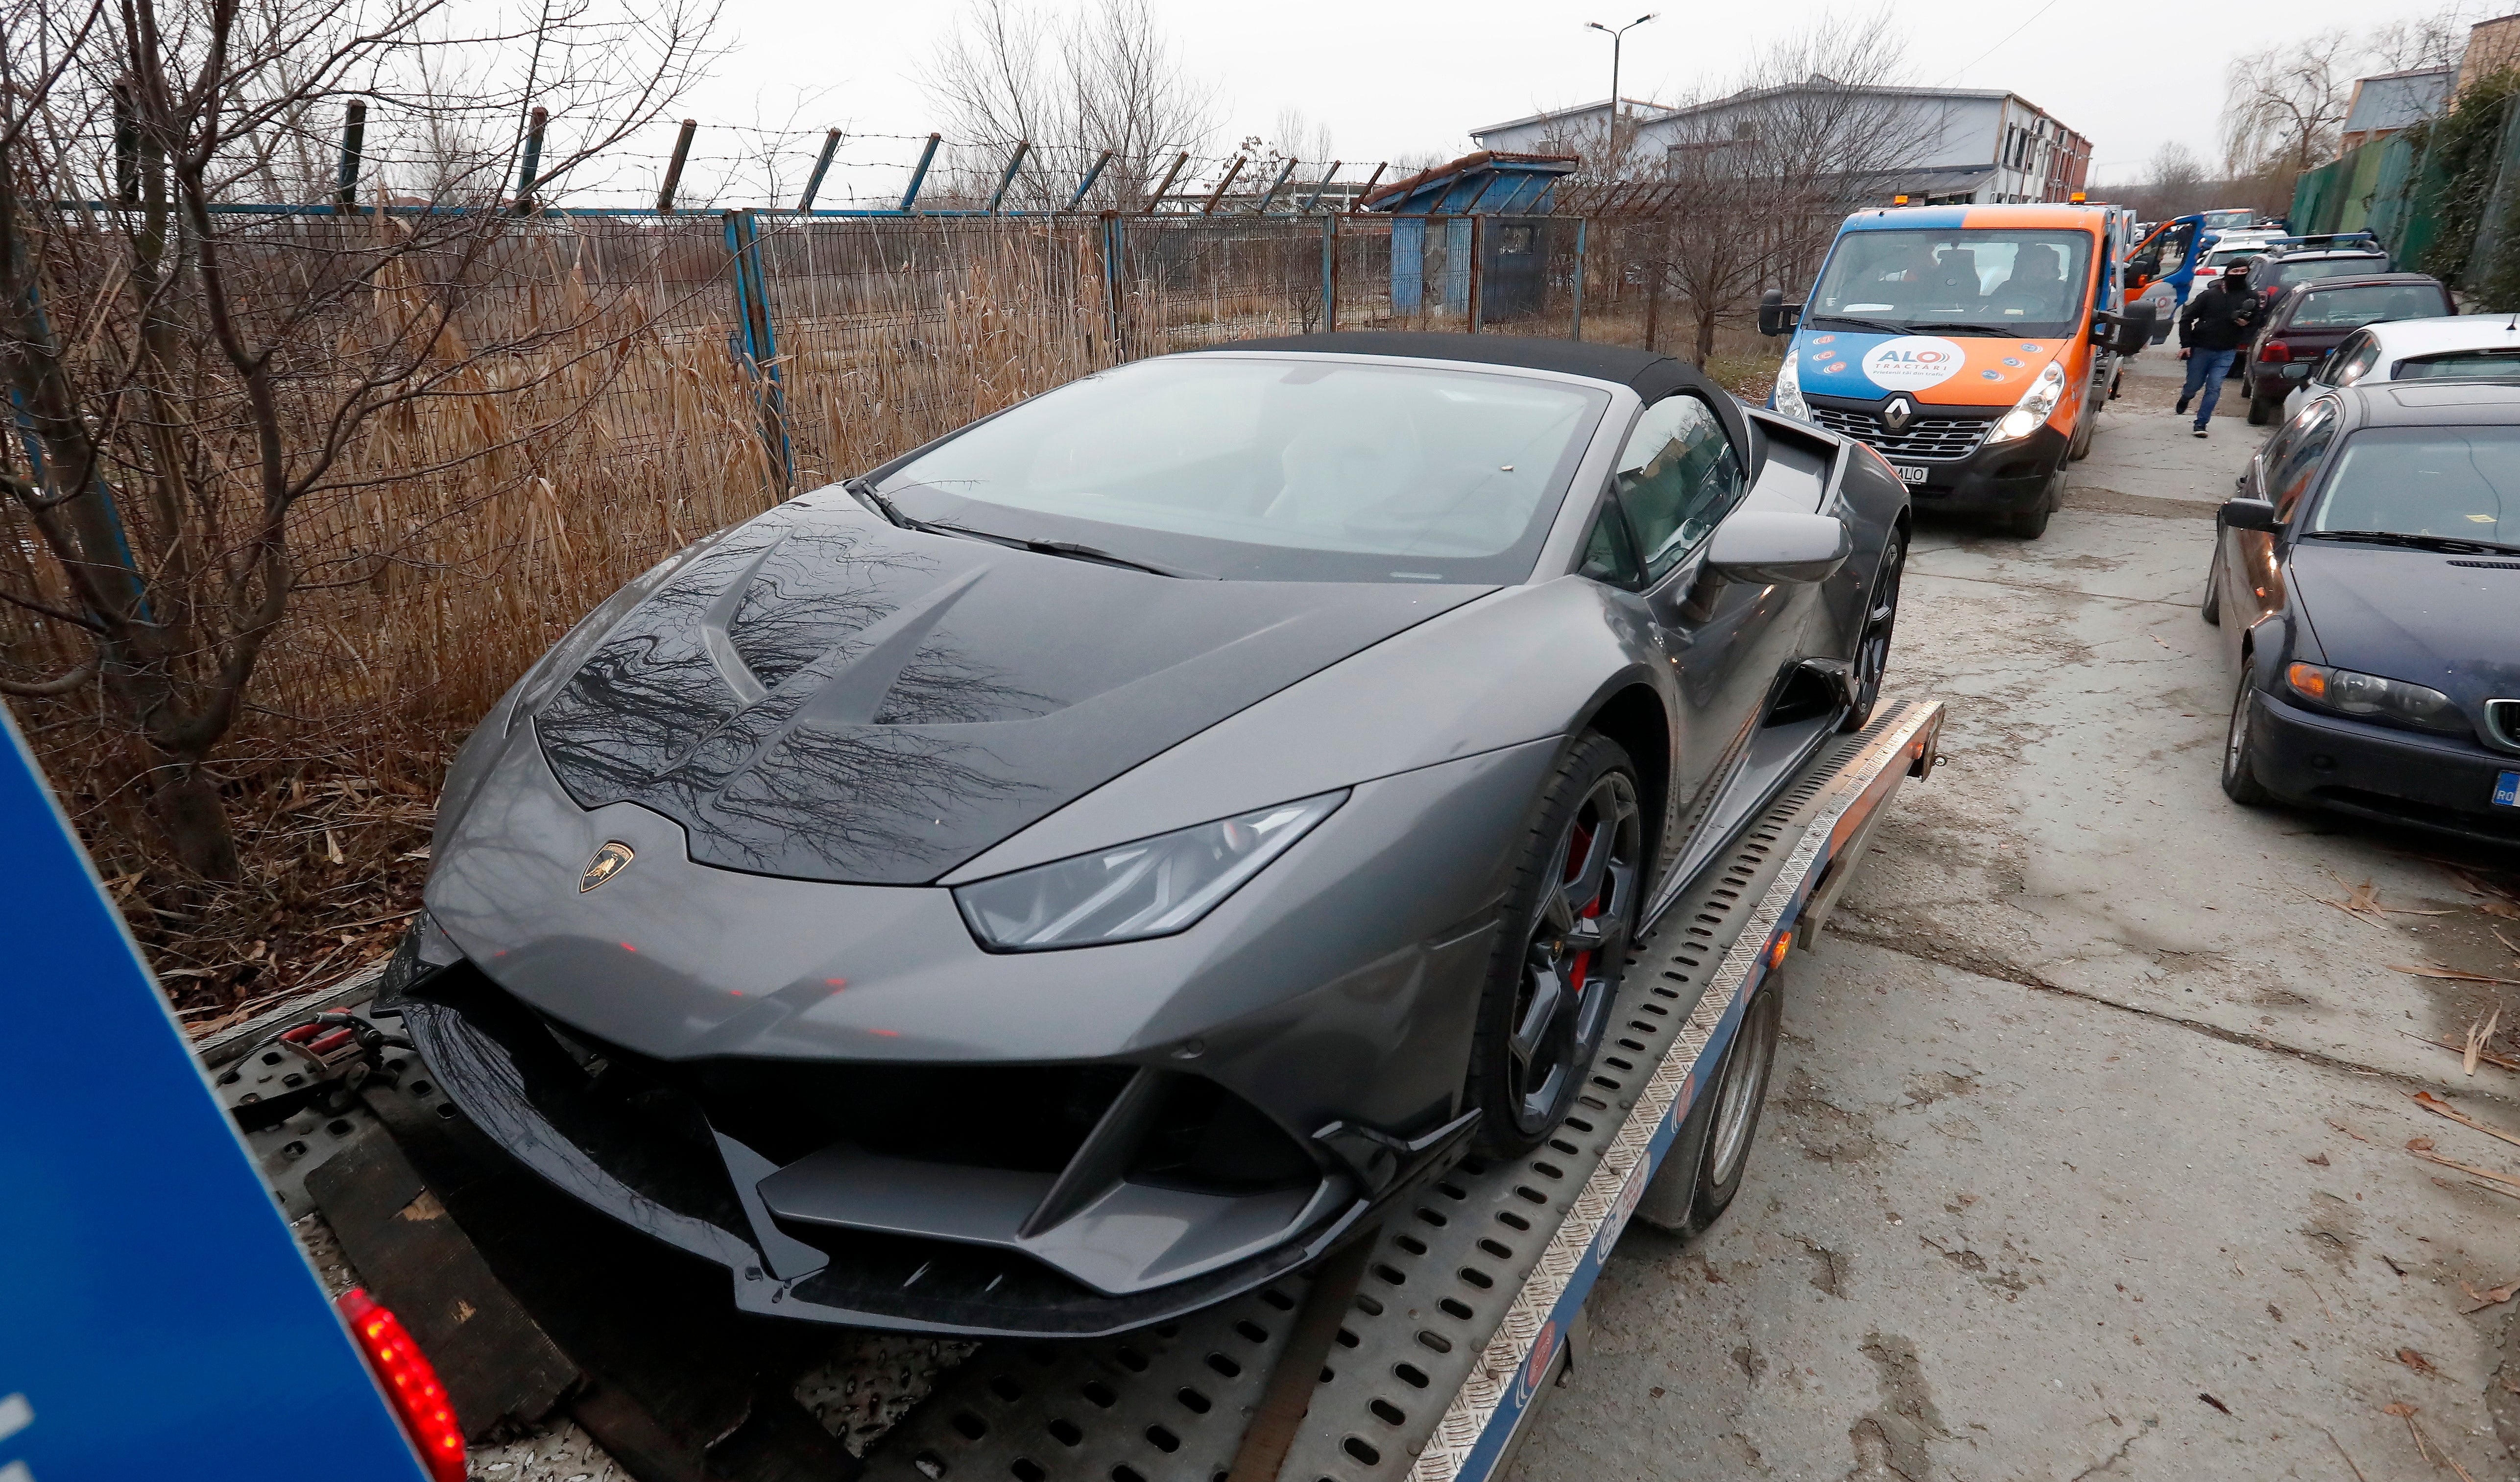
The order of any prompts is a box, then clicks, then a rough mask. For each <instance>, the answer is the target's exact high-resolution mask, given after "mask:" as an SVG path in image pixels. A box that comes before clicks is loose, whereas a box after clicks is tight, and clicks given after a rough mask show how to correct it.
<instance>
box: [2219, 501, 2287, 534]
mask: <svg viewBox="0 0 2520 1482" xmlns="http://www.w3.org/2000/svg"><path fill="white" fill-rule="evenodd" d="M2222 518H2223V523H2224V524H2225V525H2226V526H2228V527H2229V528H2231V529H2234V530H2275V529H2279V528H2281V527H2282V526H2281V521H2279V520H2277V519H2276V518H2275V507H2274V506H2273V504H2272V503H2270V502H2269V501H2267V500H2263V499H2227V500H2224V501H2223V511H2222Z"/></svg>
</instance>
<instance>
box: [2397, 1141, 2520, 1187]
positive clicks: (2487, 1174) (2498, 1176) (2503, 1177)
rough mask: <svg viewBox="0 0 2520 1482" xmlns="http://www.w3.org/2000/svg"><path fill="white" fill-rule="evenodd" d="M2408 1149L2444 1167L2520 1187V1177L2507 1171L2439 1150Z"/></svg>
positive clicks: (2429, 1161)
mask: <svg viewBox="0 0 2520 1482" xmlns="http://www.w3.org/2000/svg"><path fill="white" fill-rule="evenodd" d="M2407 1150H2408V1152H2411V1153H2413V1154H2414V1155H2415V1156H2416V1157H2419V1158H2421V1159H2423V1160H2424V1161H2425V1162H2427V1163H2439V1164H2440V1165H2441V1166H2443V1167H2444V1168H2455V1169H2457V1170H2458V1171H2459V1172H2461V1173H2464V1174H2470V1175H2472V1176H2474V1177H2476V1178H2480V1179H2491V1180H2493V1181H2494V1182H2495V1183H2497V1184H2507V1185H2509V1186H2511V1187H2512V1188H2513V1189H2520V1179H2515V1178H2513V1177H2511V1176H2510V1175H2509V1174H2507V1173H2496V1172H2495V1171H2494V1170H2493V1169H2491V1168H2479V1167H2477V1166H2476V1165H2474V1164H2472V1163H2460V1162H2456V1161H2453V1160H2452V1159H2450V1158H2446V1157H2443V1156H2442V1155H2441V1154H2440V1153H2438V1152H2426V1151H2424V1150H2423V1149H2421V1148H2418V1147H2408V1149H2407Z"/></svg>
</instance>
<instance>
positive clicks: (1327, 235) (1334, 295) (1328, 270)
mask: <svg viewBox="0 0 2520 1482" xmlns="http://www.w3.org/2000/svg"><path fill="white" fill-rule="evenodd" d="M1315 194H1316V195H1318V194H1319V192H1316V193H1315ZM1337 328H1338V218H1337V217H1336V216H1325V217H1323V218H1322V333H1324V334H1328V333H1329V332H1330V331H1332V330H1335V329H1337Z"/></svg>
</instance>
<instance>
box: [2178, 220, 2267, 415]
mask: <svg viewBox="0 0 2520 1482" xmlns="http://www.w3.org/2000/svg"><path fill="white" fill-rule="evenodd" d="M2265 312H2266V300H2265V299H2264V298H2263V297H2261V296H2260V295H2259V293H2258V292H2257V291H2256V290H2255V289H2253V288H2251V287H2250V286H2249V264H2248V261H2247V259H2245V258H2243V259H2242V260H2240V261H2238V262H2235V263H2232V264H2231V265H2230V267H2228V268H2227V269H2225V270H2224V273H2223V276H2222V277H2220V278H2217V279H2215V280H2214V282H2213V283H2212V284H2211V285H2210V286H2209V287H2207V289H2206V290H2205V292H2202V293H2199V294H2197V295H2196V296H2195V297H2193V298H2190V299H2188V300H2187V307H2186V308H2185V309H2183V310H2182V311H2181V313H2180V315H2179V343H2180V345H2181V346H2182V347H2183V351H2184V353H2185V354H2186V356H2187V384H2186V386H2185V387H2184V388H2183V389H2182V390H2181V391H2180V393H2179V410H2180V411H2182V412H2184V411H2186V410H2187V404H2188V403H2189V402H2190V401H2194V400H2195V399H2196V393H2197V392H2198V391H2200V390H2201V391H2203V392H2204V393H2205V400H2204V401H2203V402H2202V403H2201V404H2199V405H2198V407H2197V408H2196V435H2197V436H2199V437H2202V436H2204V435H2205V425H2206V424H2207V423H2209V422H2211V421H2213V420H2214V403H2215V402H2217V401H2219V400H2221V399H2222V396H2223V378H2224V376H2226V375H2227V374H2228V373H2229V371H2230V369H2231V358H2232V357H2233V356H2235V355H2237V354H2238V353H2239V352H2240V347H2241V346H2242V345H2244V344H2247V343H2248V342H2249V337H2250V336H2251V335H2254V334H2256V333H2257V330H2258V321H2259V320H2260V319H2261V318H2262V317H2263V316H2264V314H2265Z"/></svg>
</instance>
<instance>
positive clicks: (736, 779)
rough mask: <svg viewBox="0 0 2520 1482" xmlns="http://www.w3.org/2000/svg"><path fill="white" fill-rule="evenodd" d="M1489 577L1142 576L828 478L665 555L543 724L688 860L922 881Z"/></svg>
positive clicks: (558, 770) (598, 784)
mask: <svg viewBox="0 0 2520 1482" xmlns="http://www.w3.org/2000/svg"><path fill="white" fill-rule="evenodd" d="M1491 590H1493V588H1489V587H1469V586H1440V587H1438V586H1418V585H1399V584H1393V585H1373V584H1358V583H1298V582H1221V581H1203V580H1191V579H1181V578H1173V577H1165V576H1156V575H1151V574H1148V573H1145V572H1141V571H1135V570H1130V569H1127V568H1123V567H1117V566H1110V565H1104V564H1101V563H1098V562H1092V561H1075V560H1068V559H1065V558H1061V557H1054V556H1045V555H1039V554H1036V553H1033V552H1028V551H1022V550H1016V549H1011V548H1009V547H1005V546H1000V545H995V544H991V543H988V542H984V541H978V540H970V539H964V538H959V537H953V536H944V535H933V534H927V533H924V532H920V531H914V530H905V529H902V528H899V527H897V526H895V525H893V524H891V523H890V522H888V521H886V520H884V519H882V518H880V517H878V516H876V515H874V514H872V513H871V512H869V511H867V510H866V509H865V507H864V506H862V505H860V504H859V503H858V502H857V501H856V500H855V499H853V498H851V497H849V496H848V495H847V494H846V493H845V492H843V491H840V490H838V489H830V490H825V491H822V492H820V493H817V494H813V495H808V496H805V497H804V498H801V499H797V500H793V501H790V502H789V503H788V504H787V505H784V506H782V507H781V508H780V509H778V510H776V511H774V512H772V513H771V514H769V515H766V516H762V517H761V518H759V519H756V520H754V521H752V522H750V523H749V524H747V525H744V526H742V528H740V529H738V530H735V531H733V532H730V533H729V534H728V535H727V536H726V537H724V538H722V539H720V540H719V541H717V542H716V543H715V544H714V545H713V546H711V547H710V548H709V549H708V550H707V551H706V552H705V553H704V554H702V555H700V556H698V557H697V558H695V559H694V560H692V561H690V562H689V563H688V564H686V565H685V566H683V567H682V568H680V569H679V570H677V571H675V572H674V573H673V575H672V576H671V577H670V579H668V580H666V581H665V582H664V583H663V584H662V585H660V586H659V587H658V588H657V589H656V590H655V591H654V592H653V593H652V594H651V595H650V596H649V597H648V598H647V599H646V600H645V601H644V602H642V603H640V604H639V606H636V607H635V608H633V609H632V610H631V611H630V612H629V613H628V614H627V615H626V616H624V617H622V618H621V619H620V620H618V621H617V622H616V623H615V625H614V626H613V627H612V629H611V631H610V632H609V633H608V634H607V635H606V636H605V637H604V638H603V639H602V640H601V641H600V642H599V643H597V644H596V645H595V646H594V647H593V648H592V650H591V651H589V652H588V653H587V656H586V657H585V659H584V660H583V662H581V663H579V664H578V666H577V668H576V672H575V673H574V674H573V675H571V676H570V677H569V678H568V679H567V680H566V682H565V683H564V684H562V685H560V686H559V688H558V689H557V691H556V692H555V693H553V694H552V696H551V697H550V699H549V700H548V701H546V702H545V703H543V704H542V705H541V707H540V708H539V709H538V710H537V711H536V712H535V713H534V715H533V719H534V729H535V732H536V734H537V735H538V736H539V738H540V743H541V749H542V752H543V755H544V758H545V759H546V760H547V761H548V762H549V764H550V767H551V770H552V773H553V775H554V776H556V777H557V778H558V779H559V780H560V782H561V784H562V786H564V787H565V788H566V789H567V790H568V793H569V795H570V796H571V797H572V798H574V799H575V800H576V802H577V803H578V805H579V806H580V807H583V808H588V809H594V808H600V807H605V806H607V805H609V804H613V803H621V802H634V803H638V804H640V805H641V806H642V807H645V808H647V809H650V810H652V811H653V812H656V813H659V814H662V815H664V816H665V817H667V818H669V819H672V820H673V821H674V822H676V823H678V824H680V825H681V826H682V827H683V830H684V831H685V833H686V834H687V835H688V842H689V849H690V854H691V858H692V859H693V860H695V861H696V862H698V863H701V864H707V865H714V866H719V867H722V868H725V869H730V870H741V871H746V872H750V873H753V874H759V875H770V876H786V877H790V878H796V879H810V880H828V881H839V882H849V883H861V884H894V885H899V884H917V883H923V882H926V881H930V880H933V879H935V878H936V877H937V876H940V875H942V874H944V873H945V872H947V871H949V870H951V869H952V868H954V867H955V866H956V865H958V864H960V863H962V862H963V861H965V860H967V859H969V858H970V857H971V856H973V855H975V854H977V853H979V852H980V851H982V850H984V849H986V848H988V847H989V846H990V845H991V844H994V843H996V842H998V841H999V840H1001V839H1003V838H1005V837H1007V836H1008V835H1009V834H1012V833H1013V832H1015V831H1017V830H1019V829H1022V828H1023V827H1025V826H1026V825H1028V824H1031V823H1033V822H1034V821H1036V820H1038V819H1040V818H1042V817H1044V816H1046V815H1048V814H1049V813H1051V812H1053V811H1054V810H1056V809H1057V808H1058V807H1060V806H1061V805H1063V804H1065V803H1067V802H1069V801H1070V800H1072V799H1074V798H1076V797H1077V796H1079V795H1080V794H1082V793H1084V792H1086V791H1088V790H1090V789H1092V788H1094V787H1095V786H1099V785H1101V784H1102V783H1104V782H1107V781H1108V780H1110V779H1111V778H1113V777H1116V776H1118V775H1119V774H1120V773H1122V772H1125V771H1127V770H1128V769H1129V768H1131V767H1133V766H1136V765H1137V764H1138V763H1140V762H1143V761H1145V760H1146V759H1147V758H1148V757H1150V756H1153V755H1155V754H1156V753H1158V752H1160V751H1163V750H1165V749H1166V748H1168V747H1170V746H1172V745H1174V744H1175V743H1177V742H1179V741H1182V740H1184V739H1185V738H1187V737H1190V736H1193V735H1195V734H1197V733H1198V732H1200V731H1202V730H1204V729H1206V728H1207V727H1209V726H1212V725H1214V724H1215V723H1216V722H1218V721H1220V720H1222V719H1224V718H1225V717H1227V716H1229V715H1231V714H1233V713H1235V712H1236V711H1238V710H1240V709H1242V708H1243V707H1245V706H1247V705H1249V704H1251V703H1252V702H1254V701H1255V700H1258V699H1261V698H1263V697H1265V696H1269V695H1271V694H1273V693H1275V692H1277V691H1279V690H1281V689H1283V688H1284V687H1285V686H1287V685H1290V684H1293V683H1294V682H1296V681H1297V680H1300V679H1302V678H1304V677H1305V676H1306V675H1309V674H1312V673H1315V672H1316V671H1318V670H1321V669H1323V668H1325V667H1327V666H1328V665H1331V664H1334V663H1337V662H1338V661H1339V660H1340V659H1343V658H1345V657H1347V656H1348V655H1350V654H1353V653H1355V652H1357V651H1360V650H1362V649H1365V648H1368V647H1370V646H1372V645H1373V644H1375V643H1378V642H1380V641H1381V640H1383V639H1385V638H1388V637H1390V636H1391V635H1392V634H1394V633H1397V632H1400V631H1402V630H1403V629H1406V628H1408V627H1411V626H1413V625H1414V624H1416V623H1418V622H1420V621H1423V620H1424V619H1426V618H1428V617H1431V616H1433V615H1434V614H1436V613H1438V612H1442V611H1444V610H1446V609H1447V608H1450V607H1453V606H1459V605H1460V604H1462V603H1463V602H1465V601H1468V600H1469V599H1471V598H1473V597H1476V596H1479V595H1481V594H1483V593H1485V592H1488V591H1491ZM515 761H516V757H515V756H514V755H513V752H512V754H511V755H510V756H509V758H508V759H507V762H506V763H504V764H514V763H515ZM458 827H459V830H469V829H471V828H472V827H474V821H472V820H470V819H467V820H463V821H459V825H458ZM479 827H492V826H491V825H490V824H489V822H488V821H487V820H483V821H480V822H479Z"/></svg>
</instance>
